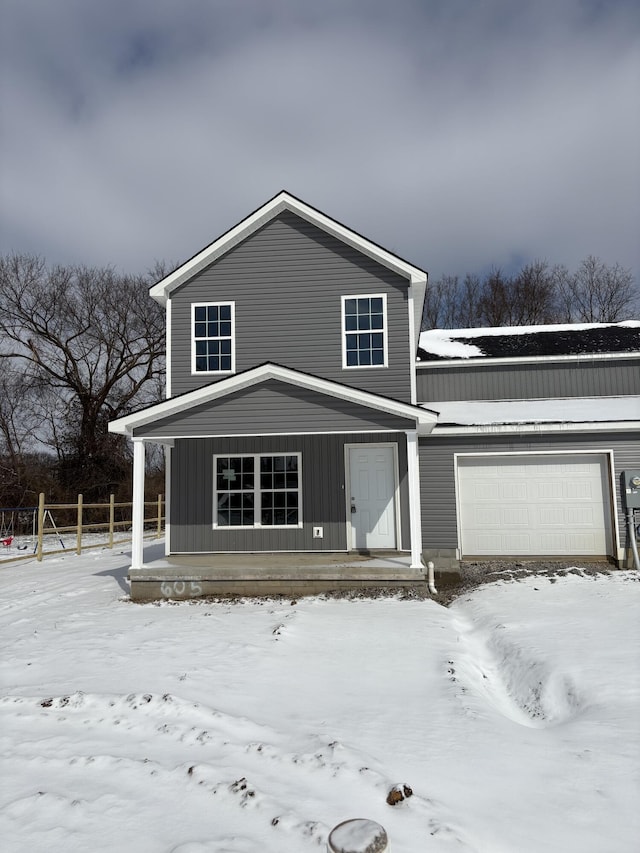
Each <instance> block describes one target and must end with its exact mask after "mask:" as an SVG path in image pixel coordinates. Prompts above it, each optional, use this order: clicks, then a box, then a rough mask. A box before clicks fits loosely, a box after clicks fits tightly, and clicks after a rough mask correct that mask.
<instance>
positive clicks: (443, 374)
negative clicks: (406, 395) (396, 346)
mask: <svg viewBox="0 0 640 853" xmlns="http://www.w3.org/2000/svg"><path fill="white" fill-rule="evenodd" d="M417 392H418V402H419V403H428V402H429V401H430V400H431V401H438V402H444V401H447V400H530V399H542V398H544V397H602V396H604V397H610V396H627V395H630V394H640V357H639V358H637V359H620V360H617V359H614V358H612V359H607V360H603V361H599V362H598V361H577V362H576V361H570V362H556V363H553V364H550V363H547V364H520V365H517V364H508V365H507V364H505V365H499V364H496V365H488V366H486V367H482V366H477V367H471V366H467V365H462V366H456V367H435V368H421V367H420V366H418V369H417Z"/></svg>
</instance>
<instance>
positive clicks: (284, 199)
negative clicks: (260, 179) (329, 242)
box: [149, 191, 426, 304]
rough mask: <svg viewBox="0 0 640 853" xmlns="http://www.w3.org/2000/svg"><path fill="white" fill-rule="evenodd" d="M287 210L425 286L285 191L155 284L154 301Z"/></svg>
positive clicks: (405, 267) (420, 276)
mask: <svg viewBox="0 0 640 853" xmlns="http://www.w3.org/2000/svg"><path fill="white" fill-rule="evenodd" d="M284 210H290V211H291V212H292V213H295V214H297V215H298V216H300V217H302V218H303V219H306V220H307V222H310V223H312V224H313V225H317V226H318V227H319V228H321V229H322V230H323V231H326V232H327V233H329V234H332V235H333V236H334V237H336V238H337V239H339V240H341V241H342V242H343V243H346V244H347V245H349V246H352V247H353V248H354V249H357V250H358V251H360V252H362V253H363V254H365V255H367V256H368V257H370V258H372V259H373V260H375V261H378V262H379V263H381V264H382V265H383V266H385V267H387V268H389V269H391V270H393V271H394V272H396V273H398V274H399V275H401V276H402V277H403V278H406V279H409V280H410V281H415V282H423V281H424V282H426V273H425V272H424V271H423V270H420V269H418V268H417V267H414V266H413V265H412V264H409V263H407V262H406V261H403V260H402V259H401V258H398V257H397V256H396V255H393V254H392V253H391V252H388V251H387V250H386V249H383V248H382V247H381V246H377V245H376V244H375V243H372V242H371V241H370V240H367V239H366V238H365V237H362V236H361V235H360V234H357V233H356V232H355V231H352V230H351V229H350V228H347V227H345V226H344V225H341V224H340V223H339V222H336V221H335V220H333V219H330V218H329V217H328V216H326V215H325V214H324V213H320V211H319V210H315V209H314V208H313V207H310V206H309V205H308V204H305V202H303V201H301V200H300V199H297V198H295V197H294V196H291V195H289V193H287V192H284V191H283V192H280V193H278V195H276V196H275V197H274V198H272V199H271V200H270V201H268V202H267V203H266V204H264V205H262V207H259V208H258V209H257V210H255V211H254V212H253V213H252V214H250V215H249V216H247V217H246V218H245V219H243V220H242V221H241V222H239V223H238V224H237V225H236V226H234V227H233V228H231V229H230V230H229V231H227V232H226V233H225V234H223V235H222V236H221V237H219V238H218V239H217V240H214V241H213V243H210V244H209V245H208V246H206V247H205V248H204V249H202V250H201V251H200V252H198V254H196V255H194V256H193V257H192V258H191V259H190V260H188V261H186V262H185V263H184V264H182V265H181V266H179V267H178V268H177V269H176V270H174V271H173V272H171V273H169V275H167V276H165V278H163V279H162V280H161V281H159V282H158V283H157V284H155V285H154V286H153V287H152V288H151V289H150V291H149V294H150V296H151V298H152V299H155V300H157V301H158V302H160V303H161V304H164V303H165V302H166V300H167V299H168V298H169V296H170V294H171V293H172V291H173V290H175V289H176V287H179V286H180V285H181V284H182V283H183V282H185V281H186V280H187V279H189V278H191V277H192V276H193V275H195V274H196V273H197V272H199V271H200V270H202V269H204V267H205V266H208V265H209V264H211V263H212V262H213V261H215V260H216V259H217V258H219V257H220V256H221V255H223V254H225V253H226V252H228V251H229V250H230V249H232V248H233V247H234V246H236V245H237V244H238V243H240V242H241V241H242V240H244V239H245V238H246V237H248V236H249V235H250V234H252V233H253V232H254V231H256V230H257V229H258V228H261V227H262V226H263V225H265V224H266V223H267V222H269V221H270V220H271V219H274V218H275V217H276V216H278V215H279V214H280V213H282V212H283V211H284Z"/></svg>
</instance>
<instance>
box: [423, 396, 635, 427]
mask: <svg viewBox="0 0 640 853" xmlns="http://www.w3.org/2000/svg"><path fill="white" fill-rule="evenodd" d="M429 409H430V410H431V411H434V412H438V415H439V417H438V427H442V426H448V425H457V426H472V425H480V424H485V425H486V424H494V425H503V424H524V423H527V424H536V423H538V424H542V423H565V424H571V423H574V424H575V423H605V422H606V423H611V422H616V423H619V422H638V421H640V397H637V396H636V397H575V398H562V399H545V400H464V401H453V402H451V401H447V402H442V403H438V402H429Z"/></svg>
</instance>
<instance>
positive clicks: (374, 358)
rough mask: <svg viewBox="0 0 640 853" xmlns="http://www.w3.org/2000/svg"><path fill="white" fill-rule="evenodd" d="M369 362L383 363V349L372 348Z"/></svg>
mask: <svg viewBox="0 0 640 853" xmlns="http://www.w3.org/2000/svg"><path fill="white" fill-rule="evenodd" d="M371 364H384V350H381V349H374V350H373V351H372V353H371Z"/></svg>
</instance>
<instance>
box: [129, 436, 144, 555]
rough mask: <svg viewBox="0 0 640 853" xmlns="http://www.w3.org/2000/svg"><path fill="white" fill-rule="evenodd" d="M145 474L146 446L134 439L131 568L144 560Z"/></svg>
mask: <svg viewBox="0 0 640 853" xmlns="http://www.w3.org/2000/svg"><path fill="white" fill-rule="evenodd" d="M144 474H145V446H144V441H142V440H140V439H134V440H133V494H132V507H131V568H133V569H139V568H140V567H141V566H142V564H143V562H144V548H143V542H144Z"/></svg>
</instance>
